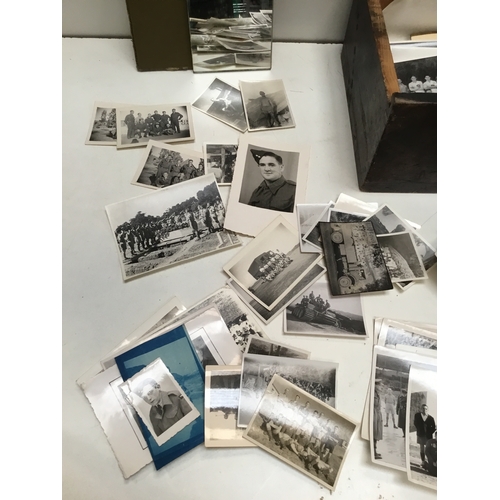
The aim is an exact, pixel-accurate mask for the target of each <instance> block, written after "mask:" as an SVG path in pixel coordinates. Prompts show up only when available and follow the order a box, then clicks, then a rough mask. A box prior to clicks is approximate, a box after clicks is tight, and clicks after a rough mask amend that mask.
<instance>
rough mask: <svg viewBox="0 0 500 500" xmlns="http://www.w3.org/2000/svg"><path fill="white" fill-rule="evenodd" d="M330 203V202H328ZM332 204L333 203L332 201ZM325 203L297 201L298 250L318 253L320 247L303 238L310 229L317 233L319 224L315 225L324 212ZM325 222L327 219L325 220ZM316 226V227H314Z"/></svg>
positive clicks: (320, 249) (320, 250)
mask: <svg viewBox="0 0 500 500" xmlns="http://www.w3.org/2000/svg"><path fill="white" fill-rule="evenodd" d="M330 203H332V202H330ZM332 205H333V203H332ZM327 206H328V204H327V203H311V204H307V203H304V204H302V203H299V204H297V218H298V227H299V233H300V251H301V252H304V253H320V252H322V248H320V247H318V246H317V245H315V244H313V243H310V242H309V241H307V240H305V236H306V235H307V234H309V233H310V232H311V231H312V230H315V231H317V233H318V235H319V226H317V224H318V222H319V220H320V218H321V216H322V215H323V213H324V212H325V208H326V207H327ZM325 222H327V221H325ZM316 226H317V227H316Z"/></svg>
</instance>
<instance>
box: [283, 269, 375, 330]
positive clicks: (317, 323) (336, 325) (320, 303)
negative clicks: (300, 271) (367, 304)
mask: <svg viewBox="0 0 500 500" xmlns="http://www.w3.org/2000/svg"><path fill="white" fill-rule="evenodd" d="M284 333H290V334H295V335H319V336H327V337H349V338H366V337H367V333H366V328H365V322H364V319H363V309H362V307H361V297H360V296H359V295H345V296H341V295H337V296H334V295H332V293H331V292H330V286H329V284H328V280H327V279H326V278H324V277H323V278H321V279H319V280H318V281H316V282H315V283H314V284H313V285H312V286H311V287H310V288H308V289H307V290H305V291H304V292H303V294H302V295H301V296H299V297H298V298H297V299H296V300H294V301H293V302H291V303H290V304H289V305H288V306H287V308H286V312H285V315H284Z"/></svg>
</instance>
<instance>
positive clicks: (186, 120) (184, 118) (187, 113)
mask: <svg viewBox="0 0 500 500" xmlns="http://www.w3.org/2000/svg"><path fill="white" fill-rule="evenodd" d="M117 115H118V121H117V123H118V135H117V148H118V149H120V148H132V147H137V146H145V145H146V144H147V143H148V141H149V140H150V139H153V140H156V141H160V142H168V143H171V142H179V141H187V140H194V131H193V130H192V129H191V128H190V124H191V123H192V118H191V105H190V104H161V105H155V106H128V107H125V108H118V109H117Z"/></svg>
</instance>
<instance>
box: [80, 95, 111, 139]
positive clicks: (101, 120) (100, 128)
mask: <svg viewBox="0 0 500 500" xmlns="http://www.w3.org/2000/svg"><path fill="white" fill-rule="evenodd" d="M116 106H117V105H116V104H111V103H103V102H96V103H94V108H93V113H92V122H91V124H90V129H89V133H88V134H87V140H86V141H85V144H87V145H101V146H116Z"/></svg>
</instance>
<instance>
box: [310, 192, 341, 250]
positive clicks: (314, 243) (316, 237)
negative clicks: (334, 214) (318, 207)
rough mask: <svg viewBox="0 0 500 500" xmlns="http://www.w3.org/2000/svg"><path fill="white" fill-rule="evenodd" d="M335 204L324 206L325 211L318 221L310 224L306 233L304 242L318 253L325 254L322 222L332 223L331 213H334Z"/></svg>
mask: <svg viewBox="0 0 500 500" xmlns="http://www.w3.org/2000/svg"><path fill="white" fill-rule="evenodd" d="M334 206H335V204H334V203H333V202H332V201H330V203H328V204H327V205H324V209H323V211H322V212H321V213H320V215H319V217H318V218H317V219H316V221H311V222H310V224H309V229H308V230H307V231H306V233H305V234H304V236H303V237H302V240H303V241H304V242H305V243H307V244H308V245H310V246H311V247H314V248H316V249H317V250H316V251H317V253H323V243H322V241H321V229H320V225H319V223H320V222H330V212H331V211H332V209H333V207H334Z"/></svg>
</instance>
